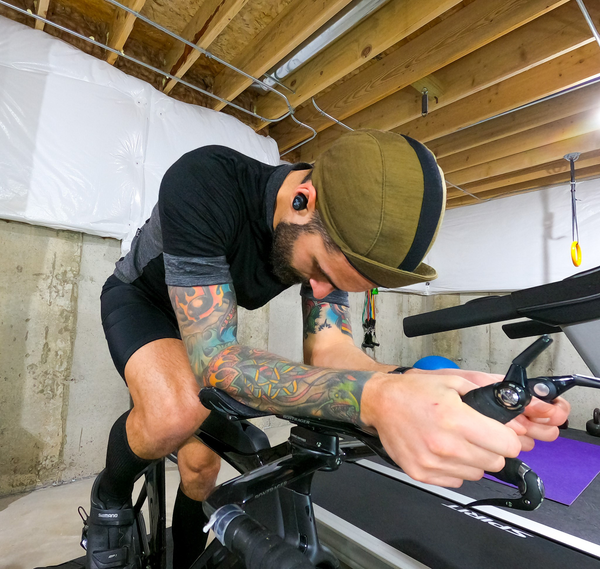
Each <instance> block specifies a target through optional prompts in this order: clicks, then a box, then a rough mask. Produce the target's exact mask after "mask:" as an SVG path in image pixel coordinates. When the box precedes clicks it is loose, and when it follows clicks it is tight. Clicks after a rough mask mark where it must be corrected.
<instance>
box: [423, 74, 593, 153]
mask: <svg viewBox="0 0 600 569" xmlns="http://www.w3.org/2000/svg"><path fill="white" fill-rule="evenodd" d="M590 109H599V110H600V82H599V83H596V84H594V85H589V86H588V87H582V88H580V89H576V90H575V91H571V92H570V93H565V94H564V95H561V96H560V97H554V98H552V99H549V100H547V101H543V102H541V103H538V104H536V105H532V106H530V107H526V108H524V109H521V110H519V111H515V112H514V113H509V114H506V115H502V116H500V117H498V118H496V119H493V120H490V121H485V122H483V123H481V124H478V125H476V126H473V127H471V128H467V129H464V130H460V131H458V132H455V133H453V134H449V135H447V136H443V137H442V138H437V139H435V140H431V141H429V143H428V144H427V146H428V147H429V149H430V150H431V151H432V152H433V153H434V154H435V155H436V156H437V157H438V159H440V158H443V157H444V156H450V155H452V154H456V153H458V152H463V151H465V150H469V149H470V148H474V147H476V146H480V145H482V144H486V143H488V142H493V141H495V140H499V139H501V138H504V137H508V136H512V135H515V134H518V133H520V132H524V131H527V130H530V129H532V128H536V127H538V126H542V125H544V124H548V123H550V122H553V121H555V120H560V119H564V118H565V117H569V116H572V115H575V114H578V113H580V112H583V111H587V110H590Z"/></svg>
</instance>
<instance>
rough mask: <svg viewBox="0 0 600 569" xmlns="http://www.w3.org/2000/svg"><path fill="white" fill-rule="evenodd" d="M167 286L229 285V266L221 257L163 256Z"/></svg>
mask: <svg viewBox="0 0 600 569" xmlns="http://www.w3.org/2000/svg"><path fill="white" fill-rule="evenodd" d="M163 257H164V260H165V282H166V283H167V285H168V286H209V285H216V284H225V283H231V282H232V279H231V274H230V273H229V264H228V263H227V259H226V258H225V257H224V256H221V257H176V256H174V255H169V254H167V253H164V254H163Z"/></svg>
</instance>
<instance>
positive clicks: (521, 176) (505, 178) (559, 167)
mask: <svg viewBox="0 0 600 569" xmlns="http://www.w3.org/2000/svg"><path fill="white" fill-rule="evenodd" d="M599 163H600V150H592V151H591V152H584V153H582V154H581V156H580V158H579V160H577V165H576V169H580V168H587V167H588V166H596V165H598V164H599ZM569 169H570V165H569V162H567V161H566V160H565V159H564V158H560V159H559V160H556V161H554V162H547V163H545V164H540V165H537V166H533V167H531V168H526V169H524V170H518V171H516V172H510V173H509V174H503V175H501V176H494V177H492V178H486V179H485V180H480V181H478V182H473V183H472V184H464V185H462V186H461V188H463V189H464V190H467V191H468V192H470V193H472V194H479V193H481V192H487V191H488V190H495V189H498V188H503V187H505V186H512V185H514V184H520V183H522V182H527V181H530V180H536V179H538V178H544V177H547V176H553V175H555V174H560V173H561V172H569ZM464 195H465V194H464V193H463V192H461V191H460V190H458V189H456V188H453V187H452V186H450V185H449V186H448V198H449V199H450V198H454V197H459V196H464Z"/></svg>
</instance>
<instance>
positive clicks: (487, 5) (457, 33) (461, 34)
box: [270, 0, 591, 150]
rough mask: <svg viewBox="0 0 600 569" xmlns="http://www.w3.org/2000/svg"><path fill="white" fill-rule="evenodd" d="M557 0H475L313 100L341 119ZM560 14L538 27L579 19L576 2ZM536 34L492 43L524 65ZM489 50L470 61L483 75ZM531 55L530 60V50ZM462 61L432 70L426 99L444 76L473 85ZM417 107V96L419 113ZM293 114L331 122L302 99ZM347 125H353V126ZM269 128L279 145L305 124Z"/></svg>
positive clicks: (436, 93) (559, 27) (555, 28)
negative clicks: (453, 67) (454, 69)
mask: <svg viewBox="0 0 600 569" xmlns="http://www.w3.org/2000/svg"><path fill="white" fill-rule="evenodd" d="M561 4H564V0H558V1H556V2H554V3H549V2H548V1H547V0H533V1H530V2H525V3H524V2H522V1H521V0H476V1H475V2H473V3H472V4H469V5H468V6H466V7H465V8H463V9H462V10H459V11H458V12H456V13H455V14H453V15H452V16H450V17H448V18H446V19H445V20H443V21H442V22H440V23H439V24H437V25H436V26H434V27H432V28H430V29H429V30H427V31H426V32H424V33H423V34H421V35H419V36H418V37H417V38H416V39H414V40H413V41H411V42H409V43H407V44H405V45H404V46H402V47H400V48H399V49H397V50H396V51H394V52H392V53H391V54H389V55H388V56H386V57H384V58H382V59H381V60H379V61H378V62H377V63H375V64H374V65H371V66H370V67H368V68H367V69H365V70H364V71H362V72H360V73H358V74H357V75H355V76H353V77H352V78H350V79H348V80H347V81H344V82H343V83H341V84H339V85H338V86H336V88H334V89H332V90H331V91H329V92H328V93H326V94H325V95H323V96H321V97H318V98H317V100H316V102H317V104H318V106H319V107H320V108H321V109H323V110H324V111H325V112H327V113H329V114H330V115H331V116H333V117H335V118H337V119H338V120H344V119H346V118H347V117H349V116H351V115H353V114H355V113H357V112H359V111H361V110H362V109H364V108H365V107H368V106H370V105H373V104H374V103H376V102H377V101H379V100H381V99H383V98H385V97H387V96H389V95H391V94H392V93H394V92H396V91H398V90H400V89H403V88H405V87H407V86H409V85H411V84H412V83H414V82H415V79H419V80H421V81H422V79H421V78H427V77H428V76H429V75H430V74H432V73H435V72H436V71H438V70H440V69H441V68H443V67H445V66H448V65H449V64H451V63H453V62H454V61H456V60H458V59H460V58H463V57H464V56H465V55H467V54H469V53H472V52H474V51H476V50H478V49H480V48H482V47H483V46H485V45H486V44H489V43H491V42H494V40H497V39H498V38H499V37H501V36H505V35H506V34H509V36H510V35H511V34H510V32H511V31H513V30H514V29H515V28H518V27H520V26H524V25H525V24H527V23H528V22H530V21H531V20H534V19H536V18H538V17H539V16H541V15H543V14H546V13H547V12H548V11H550V10H551V9H553V8H557V7H558V6H560V5H561ZM573 12H575V13H574V14H573ZM550 15H551V14H549V16H550ZM564 16H566V18H565V17H564ZM564 16H563V15H562V14H561V15H559V16H558V17H554V18H552V19H551V20H550V21H549V23H548V25H546V26H544V27H543V32H545V33H547V34H550V33H551V34H552V35H557V33H558V34H559V35H560V33H561V32H563V31H564V29H565V28H568V27H569V26H570V24H571V23H572V22H573V21H576V17H578V18H579V20H581V17H580V14H579V13H578V11H577V7H576V6H574V7H573V6H569V7H568V13H566V14H565V15H564ZM540 20H541V18H540ZM537 21H538V20H536V22H537ZM536 22H534V23H536ZM536 27H538V28H539V27H540V26H539V24H537V25H536ZM536 32H538V33H536ZM540 35H541V34H540V33H539V31H538V30H531V31H530V32H529V33H528V34H524V33H521V34H516V35H515V37H514V39H512V42H511V41H506V42H499V41H498V42H496V46H498V45H499V44H501V43H502V44H506V45H505V47H504V48H502V54H503V55H505V54H507V53H511V51H512V50H511V49H510V47H511V46H510V45H509V44H511V43H512V44H513V45H518V46H519V47H521V51H520V53H518V54H515V55H518V65H519V68H523V67H524V66H525V65H526V61H525V58H524V57H523V55H524V54H527V51H528V50H527V48H528V47H530V46H529V45H528V43H531V44H533V45H532V46H531V49H535V47H536V46H538V45H540V42H539V39H540V38H539V36H540ZM576 35H577V36H583V39H584V40H587V39H589V38H590V37H591V33H590V31H589V29H588V28H587V26H586V25H585V22H582V25H581V31H579V33H578V34H576ZM534 40H535V42H534ZM579 41H580V40H577V39H574V38H570V39H568V40H567V45H569V46H572V45H574V44H576V43H578V42H579ZM522 44H525V45H524V46H523V45H522ZM507 48H508V49H507ZM559 49H560V48H559V47H557V48H555V49H554V51H553V54H554V53H556V52H557V51H558V50H559ZM491 51H494V50H491ZM546 51H547V48H546ZM494 55H495V54H494V53H490V54H489V55H488V54H487V53H486V54H484V53H482V54H481V55H480V56H479V57H478V59H477V61H476V62H475V66H476V67H477V68H479V69H478V70H481V69H482V68H483V69H484V75H489V72H490V71H491V70H490V67H491V68H492V69H493V66H490V65H489V61H491V60H489V59H487V57H490V56H494ZM544 56H545V57H548V54H547V53H545V54H544ZM513 59H517V58H513ZM532 59H534V60H535V56H533V57H532ZM538 60H539V58H538ZM465 63H466V65H464V66H462V67H461V66H459V67H458V69H459V70H462V73H459V74H458V80H456V78H455V77H454V75H453V74H445V75H444V76H442V74H440V75H438V74H435V76H434V77H433V78H432V79H431V81H430V82H431V83H435V84H436V85H438V86H439V87H438V88H437V89H434V90H433V92H432V93H431V95H430V97H431V100H432V101H433V100H435V98H437V99H438V101H439V100H442V99H444V94H445V92H446V89H447V88H448V87H449V86H450V85H449V84H447V83H448V81H447V78H449V79H450V81H452V82H453V84H452V86H450V89H451V90H452V87H455V85H460V86H461V87H462V86H463V85H464V84H465V83H467V84H470V85H472V86H473V88H476V83H477V82H478V78H479V75H480V74H479V73H468V69H469V67H470V66H473V65H472V62H471V61H467V62H465ZM469 64H471V65H469ZM465 68H466V69H465ZM499 71H500V70H499ZM513 72H514V71H513ZM505 76H506V73H505ZM474 78H475V81H474ZM419 86H420V85H419V84H418V83H417V89H418V90H419V91H421V89H419ZM454 91H456V88H454ZM420 110H421V109H420V101H419V110H418V112H419V114H420ZM296 117H297V118H298V120H300V121H302V122H305V123H307V124H310V125H311V126H312V127H313V128H315V129H316V130H317V131H322V130H323V129H324V128H326V127H328V126H331V125H332V124H333V122H332V121H331V120H329V119H328V118H327V117H324V116H323V115H321V114H320V113H318V112H317V111H316V109H315V108H314V107H313V106H312V105H306V106H305V107H304V108H302V109H300V110H299V111H298V112H297V113H296ZM350 126H351V127H352V128H354V126H352V125H350ZM393 126H397V125H393ZM388 128H389V127H388ZM270 134H271V136H273V137H274V138H275V139H276V140H277V142H278V144H279V147H280V149H281V150H287V149H288V148H291V147H292V146H293V145H294V144H297V143H298V142H300V140H302V137H304V138H305V137H306V130H305V129H304V130H302V129H300V128H299V127H298V125H297V124H295V123H294V122H292V121H291V119H287V120H286V121H283V122H282V124H280V125H277V126H275V127H274V128H273V129H272V131H271V132H270Z"/></svg>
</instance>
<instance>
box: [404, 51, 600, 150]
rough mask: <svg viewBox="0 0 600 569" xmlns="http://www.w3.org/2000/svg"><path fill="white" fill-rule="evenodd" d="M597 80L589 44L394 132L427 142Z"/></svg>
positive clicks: (595, 55)
mask: <svg viewBox="0 0 600 569" xmlns="http://www.w3.org/2000/svg"><path fill="white" fill-rule="evenodd" d="M596 77H600V50H598V45H597V44H596V43H589V44H586V45H584V46H583V47H580V48H578V49H576V50H574V51H571V52H569V53H567V54H565V55H562V56H560V57H557V58H556V59H553V60H551V61H549V62H547V63H544V64H542V65H539V66H537V67H534V68H533V69H531V70H529V71H526V72H525V73H520V74H519V75H516V76H515V77H512V78H510V79H507V80H506V81H503V82H502V83H499V84H497V85H493V86H492V87H488V88H487V89H484V90H483V91H480V92H478V93H476V94H474V95H471V96H470V97H466V98H464V99H461V100H459V101H457V102H455V103H452V104H451V105H448V106H446V107H444V108H443V109H439V110H436V111H434V112H431V113H429V115H427V116H426V117H423V118H420V119H416V120H413V121H410V122H409V123H406V124H403V125H401V126H399V127H397V128H395V129H393V131H394V132H399V133H402V134H407V135H409V136H412V137H413V138H416V139H417V140H420V141H422V142H428V141H429V140H432V139H434V138H439V137H440V136H445V135H446V134H450V133H452V132H455V131H457V130H459V129H461V128H464V127H467V126H470V125H472V124H474V123H477V122H479V121H483V120H486V119H489V118H490V117H493V116H496V115H499V114H501V113H504V112H506V111H510V110H512V109H514V108H517V107H520V106H522V105H526V104H528V103H531V102H533V101H536V100H538V99H542V98H544V97H547V96H549V95H552V94H554V93H557V92H559V91H562V90H563V89H567V88H569V87H572V86H574V85H578V84H580V83H582V82H584V81H586V80H591V79H594V78H596Z"/></svg>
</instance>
